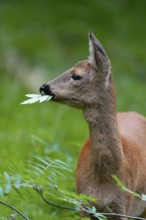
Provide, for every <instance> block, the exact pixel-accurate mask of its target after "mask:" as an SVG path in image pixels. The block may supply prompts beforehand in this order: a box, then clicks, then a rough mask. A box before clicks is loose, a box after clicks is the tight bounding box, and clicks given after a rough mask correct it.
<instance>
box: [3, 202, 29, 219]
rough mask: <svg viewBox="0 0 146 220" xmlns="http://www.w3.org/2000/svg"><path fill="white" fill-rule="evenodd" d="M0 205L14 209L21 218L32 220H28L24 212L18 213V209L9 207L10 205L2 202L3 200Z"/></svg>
mask: <svg viewBox="0 0 146 220" xmlns="http://www.w3.org/2000/svg"><path fill="white" fill-rule="evenodd" d="M0 204H2V205H4V206H6V207H8V208H10V209H12V210H13V211H15V212H16V213H18V214H19V215H20V216H21V217H23V218H24V219H26V220H30V219H29V218H27V217H26V216H25V215H24V214H23V213H22V212H20V211H18V210H17V209H16V208H14V207H13V206H11V205H9V204H7V203H5V202H3V201H1V200H0Z"/></svg>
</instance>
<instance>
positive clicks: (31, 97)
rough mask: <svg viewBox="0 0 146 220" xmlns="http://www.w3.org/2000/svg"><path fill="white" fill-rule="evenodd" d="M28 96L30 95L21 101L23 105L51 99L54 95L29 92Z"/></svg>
mask: <svg viewBox="0 0 146 220" xmlns="http://www.w3.org/2000/svg"><path fill="white" fill-rule="evenodd" d="M25 96H26V97H28V98H29V99H28V100H26V101H24V102H21V103H20V104H21V105H27V104H33V103H35V102H45V101H49V100H50V99H51V98H52V96H49V95H39V94H27V95H25Z"/></svg>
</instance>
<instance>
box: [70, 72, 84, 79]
mask: <svg viewBox="0 0 146 220" xmlns="http://www.w3.org/2000/svg"><path fill="white" fill-rule="evenodd" d="M71 78H72V79H73V80H80V79H82V77H81V76H80V75H77V74H76V73H73V74H72V76H71Z"/></svg>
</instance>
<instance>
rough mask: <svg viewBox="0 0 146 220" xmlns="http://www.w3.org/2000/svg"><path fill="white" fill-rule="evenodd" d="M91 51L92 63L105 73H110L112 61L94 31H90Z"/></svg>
mask: <svg viewBox="0 0 146 220" xmlns="http://www.w3.org/2000/svg"><path fill="white" fill-rule="evenodd" d="M89 51H90V57H89V59H90V61H91V63H92V65H93V66H94V67H95V68H97V69H100V70H101V71H102V72H104V73H109V69H110V61H109V59H108V56H107V54H106V51H105V49H104V48H103V46H102V45H101V43H100V42H99V41H98V40H97V39H96V37H95V36H94V34H93V33H92V32H89Z"/></svg>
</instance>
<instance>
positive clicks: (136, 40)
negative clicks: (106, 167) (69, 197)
mask: <svg viewBox="0 0 146 220" xmlns="http://www.w3.org/2000/svg"><path fill="white" fill-rule="evenodd" d="M145 6H146V3H145V1H142V0H140V1H139V2H138V3H137V1H134V0H133V1H123V0H119V1H116V0H111V1H107V0H103V1H97V0H93V1H91V2H89V1H72V2H71V1H66V0H64V1H51V0H50V1H33V0H30V1H23V0H22V1H17V0H13V1H1V2H0V33H1V34H0V57H1V63H0V94H1V102H0V147H1V154H0V168H1V172H4V171H7V172H13V173H14V172H17V173H22V172H24V171H25V169H26V167H27V164H28V161H30V160H32V157H33V155H47V156H49V157H51V158H58V159H60V160H63V161H65V162H67V163H70V164H71V166H72V168H73V170H75V166H76V162H77V157H78V154H79V152H80V148H81V145H82V143H83V142H84V141H85V139H86V138H87V137H88V127H87V125H86V123H85V121H84V119H83V116H82V112H80V111H79V110H75V109H71V108H69V107H66V106H62V105H58V104H54V103H46V102H45V103H42V104H33V105H28V106H21V105H20V102H22V101H23V100H24V99H25V97H24V95H25V94H26V93H34V92H37V91H38V85H39V84H40V85H41V84H42V83H43V82H44V81H43V80H42V79H41V80H40V81H39V80H38V81H39V82H37V83H36V78H37V77H38V76H39V77H40V75H41V76H42V77H43V79H44V80H49V79H51V78H53V77H54V76H55V75H57V74H60V73H61V72H63V71H65V70H66V69H67V68H69V67H71V66H72V65H73V64H74V63H76V62H77V61H79V60H82V59H85V58H86V57H87V56H88V39H87V32H88V30H89V29H92V30H93V32H94V33H95V34H96V36H97V37H98V38H99V40H100V41H101V42H102V43H103V45H104V47H105V48H106V50H107V52H108V54H109V57H110V60H111V62H112V67H113V74H114V79H115V84H116V90H117V111H129V110H130V111H138V112H140V113H142V114H144V115H146V101H145V100H146V98H145V96H146V95H145V94H146V86H145V82H146V52H145V48H146V41H145V39H146V29H145V28H144V21H145V19H146V14H145ZM32 72H33V80H32V81H30V80H29V79H30V78H29V77H30V75H31V74H32ZM36 72H37V73H36ZM35 73H36V77H35ZM21 74H22V75H21ZM39 140H43V141H44V143H41V141H39ZM68 183H69V184H68ZM62 187H65V188H66V189H68V190H74V188H75V184H74V174H69V176H68V179H67V180H65V181H63V180H62ZM4 200H5V201H7V202H8V203H11V204H12V205H13V206H15V207H16V208H18V209H20V210H21V211H22V212H24V213H25V214H26V215H28V216H29V218H30V219H31V220H33V219H40V220H41V219H42V220H49V219H58V216H59V217H60V215H61V216H62V217H60V218H62V219H65V217H64V216H65V215H66V214H65V213H66V212H64V211H60V210H57V209H54V208H52V207H48V206H46V205H45V204H44V203H43V202H42V201H40V199H39V197H38V195H36V193H35V192H31V193H30V192H29V193H28V192H26V191H23V193H21V197H20V196H19V195H18V194H15V193H14V194H13V196H10V197H5V198H4ZM61 213H62V214H61ZM10 214H11V212H10V211H9V210H8V209H6V208H4V207H2V206H0V219H7V216H8V215H10ZM18 219H19V218H18Z"/></svg>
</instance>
